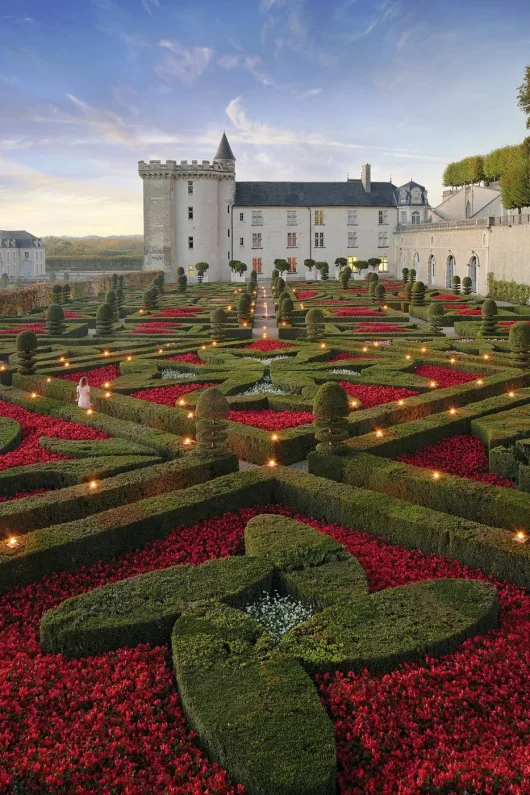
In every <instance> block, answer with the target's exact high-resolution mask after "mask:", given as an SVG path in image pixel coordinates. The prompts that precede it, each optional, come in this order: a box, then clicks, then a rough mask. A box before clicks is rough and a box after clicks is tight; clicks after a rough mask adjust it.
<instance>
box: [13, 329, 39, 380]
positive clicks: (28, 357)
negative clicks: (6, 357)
mask: <svg viewBox="0 0 530 795" xmlns="http://www.w3.org/2000/svg"><path fill="white" fill-rule="evenodd" d="M37 345H38V342H37V335H36V334H34V333H33V331H21V332H20V334H17V360H18V372H19V373H20V375H34V374H35V372H36V371H35V365H36V363H37V360H36V358H35V351H36V350H37Z"/></svg>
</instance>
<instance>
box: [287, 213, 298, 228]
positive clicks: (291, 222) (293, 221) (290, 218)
mask: <svg viewBox="0 0 530 795" xmlns="http://www.w3.org/2000/svg"><path fill="white" fill-rule="evenodd" d="M287 226H298V218H297V215H296V210H287Z"/></svg>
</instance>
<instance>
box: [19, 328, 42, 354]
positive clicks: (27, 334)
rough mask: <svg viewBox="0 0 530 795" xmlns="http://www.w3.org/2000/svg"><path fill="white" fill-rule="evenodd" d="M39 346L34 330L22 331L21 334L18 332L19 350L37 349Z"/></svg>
mask: <svg viewBox="0 0 530 795" xmlns="http://www.w3.org/2000/svg"><path fill="white" fill-rule="evenodd" d="M37 346H38V341H37V335H36V334H34V333H33V331H21V332H20V334H17V350H18V351H36V350H37Z"/></svg>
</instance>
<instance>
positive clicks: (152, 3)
mask: <svg viewBox="0 0 530 795" xmlns="http://www.w3.org/2000/svg"><path fill="white" fill-rule="evenodd" d="M142 6H143V7H144V8H145V10H146V11H147V13H148V14H149V16H150V17H152V16H153V8H160V3H159V2H158V0H142Z"/></svg>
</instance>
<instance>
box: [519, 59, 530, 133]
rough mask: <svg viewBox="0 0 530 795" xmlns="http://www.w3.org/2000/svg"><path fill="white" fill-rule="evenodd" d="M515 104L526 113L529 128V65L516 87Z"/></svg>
mask: <svg viewBox="0 0 530 795" xmlns="http://www.w3.org/2000/svg"><path fill="white" fill-rule="evenodd" d="M517 104H518V105H519V107H520V109H521V110H522V111H523V113H525V114H526V126H527V127H528V128H529V129H530V66H527V67H526V69H525V70H524V79H523V82H522V83H521V85H520V86H519V87H518V89H517Z"/></svg>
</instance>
